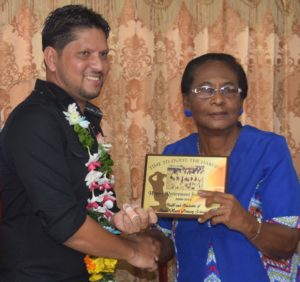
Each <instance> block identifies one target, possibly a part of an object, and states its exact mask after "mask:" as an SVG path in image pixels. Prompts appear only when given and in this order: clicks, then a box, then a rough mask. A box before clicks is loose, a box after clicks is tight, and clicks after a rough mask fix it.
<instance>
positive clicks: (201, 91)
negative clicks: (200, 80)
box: [191, 85, 242, 99]
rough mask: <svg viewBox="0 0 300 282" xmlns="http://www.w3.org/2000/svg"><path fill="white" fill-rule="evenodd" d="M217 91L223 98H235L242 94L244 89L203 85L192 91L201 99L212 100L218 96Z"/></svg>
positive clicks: (230, 86)
mask: <svg viewBox="0 0 300 282" xmlns="http://www.w3.org/2000/svg"><path fill="white" fill-rule="evenodd" d="M217 91H219V92H220V93H221V95H222V96H223V97H226V98H233V97H236V96H237V95H239V94H240V93H241V92H242V89H241V88H237V87H235V86H233V85H224V86H222V87H220V88H213V87H211V86H208V85H203V86H199V87H196V88H194V89H192V90H191V92H192V93H193V94H195V95H196V96H197V97H199V98H201V99H207V98H211V97H212V96H215V95H216V93H217Z"/></svg>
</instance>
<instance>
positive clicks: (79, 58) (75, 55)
mask: <svg viewBox="0 0 300 282" xmlns="http://www.w3.org/2000/svg"><path fill="white" fill-rule="evenodd" d="M107 54H108V46H107V39H106V36H105V34H104V32H103V31H102V30H101V29H96V28H83V29H78V30H76V31H75V40H73V41H71V42H70V43H68V44H67V45H66V46H65V47H64V49H63V50H62V51H61V52H57V53H56V55H57V56H56V63H55V70H54V76H55V78H54V80H55V81H53V82H54V83H56V84H58V86H60V87H61V88H63V89H64V90H65V91H66V92H68V93H69V94H70V95H71V96H72V97H73V98H74V99H75V100H76V101H77V102H78V103H79V104H81V103H84V102H86V101H88V100H91V99H94V98H96V97H97V96H98V95H99V93H100V90H101V88H102V85H103V82H104V80H105V78H106V76H107V73H108V70H109V62H108V58H107Z"/></svg>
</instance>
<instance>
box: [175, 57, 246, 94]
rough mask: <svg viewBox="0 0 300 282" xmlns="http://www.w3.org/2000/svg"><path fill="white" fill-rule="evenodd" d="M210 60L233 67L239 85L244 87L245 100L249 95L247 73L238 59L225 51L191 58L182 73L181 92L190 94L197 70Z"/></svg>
mask: <svg viewBox="0 0 300 282" xmlns="http://www.w3.org/2000/svg"><path fill="white" fill-rule="evenodd" d="M208 61H218V62H223V63H224V64H226V65H227V66H228V67H229V68H231V69H232V70H233V71H234V72H235V74H236V76H237V79H238V84H239V87H240V88H241V89H242V92H241V98H242V99H243V100H244V99H245V98H246V97H247V93H248V82H247V77H246V73H245V71H244V69H243V67H242V66H241V64H240V63H239V62H238V61H237V60H236V58H235V57H233V56H231V55H229V54H225V53H207V54H205V55H202V56H199V57H197V58H195V59H193V60H191V61H190V62H189V63H188V64H187V66H186V67H185V70H184V72H183V75H182V79H181V92H182V94H183V95H188V94H189V92H190V86H191V84H192V83H193V80H194V75H195V72H196V71H197V69H198V68H200V67H201V66H202V65H203V64H204V63H206V62H208Z"/></svg>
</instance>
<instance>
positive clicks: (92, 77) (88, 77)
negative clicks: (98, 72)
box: [86, 76, 100, 80]
mask: <svg viewBox="0 0 300 282" xmlns="http://www.w3.org/2000/svg"><path fill="white" fill-rule="evenodd" d="M86 78H87V79H90V80H100V78H99V77H98V76H97V77H96V76H87V77H86Z"/></svg>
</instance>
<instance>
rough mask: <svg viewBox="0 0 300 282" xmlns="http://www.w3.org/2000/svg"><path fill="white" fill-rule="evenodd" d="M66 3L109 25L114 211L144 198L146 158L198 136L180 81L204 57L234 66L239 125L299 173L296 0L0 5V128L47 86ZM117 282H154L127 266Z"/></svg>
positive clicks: (107, 105) (5, 1)
mask: <svg viewBox="0 0 300 282" xmlns="http://www.w3.org/2000/svg"><path fill="white" fill-rule="evenodd" d="M70 3H72V4H84V5H87V6H88V7H91V8H93V9H94V10H96V11H97V12H100V13H101V14H102V15H103V16H104V17H105V18H106V19H107V20H108V21H109V23H110V25H111V34H110V37H109V47H110V53H109V60H110V62H111V70H110V73H109V76H108V78H107V80H106V82H105V85H104V88H103V90H102V92H101V95H100V96H99V97H98V98H97V99H95V100H94V101H93V102H94V103H95V104H96V105H97V106H99V107H100V108H101V109H102V111H103V112H104V118H103V121H102V127H103V129H104V132H105V135H106V136H107V139H108V141H109V142H110V143H111V144H112V145H113V147H112V156H113V159H114V161H115V166H114V173H115V176H116V191H117V195H118V201H119V204H120V205H121V204H122V203H123V202H127V201H132V200H134V201H138V202H139V201H140V200H141V195H142V189H143V174H144V161H145V155H146V154H147V153H160V152H161V151H162V150H163V148H164V146H165V145H166V144H168V143H170V142H173V141H176V140H178V139H179V138H181V137H183V136H185V135H187V134H189V133H190V132H192V131H193V130H195V129H194V126H193V124H192V121H191V120H190V119H188V118H186V117H185V116H184V114H183V106H182V96H181V93H180V81H181V75H182V72H183V70H184V68H185V66H186V64H187V63H188V61H189V60H190V59H192V58H193V57H196V56H199V55H201V54H204V53H206V52H226V53H230V54H232V55H234V56H235V57H237V58H238V60H239V61H240V62H241V64H242V65H243V67H244V68H245V71H246V73H247V76H248V81H249V94H248V97H247V99H246V101H245V104H244V113H243V115H242V117H241V119H242V122H243V123H244V124H251V125H254V126H257V127H259V128H261V129H264V130H269V131H274V132H276V133H279V134H282V135H284V136H285V137H286V139H287V142H288V145H289V148H290V150H291V153H292V156H293V160H294V164H295V166H296V168H297V171H298V174H299V175H300V49H299V46H300V1H299V0H239V1H236V0H198V1H197V0H152V1H150V0H90V1H88V0H86V1H77V0H73V1H65V0H59V1H58V0H56V1H55V0H0V13H1V17H0V111H1V112H0V113H1V126H3V124H4V122H5V120H6V119H7V116H8V115H9V113H10V112H11V110H12V109H13V108H14V107H15V106H16V105H17V104H18V103H19V102H20V101H22V100H23V99H24V98H25V97H26V96H27V95H28V94H29V93H30V91H31V89H32V87H33V85H34V82H35V79H36V78H37V77H39V78H42V79H44V78H45V68H44V65H43V54H42V50H41V30H42V26H43V21H44V19H45V17H46V16H47V15H48V13H49V12H50V11H51V10H53V9H54V8H57V7H60V6H63V5H65V4H70ZM170 275H171V276H172V275H173V272H172V271H171V273H170ZM117 276H118V281H124V282H125V281H157V279H158V278H157V275H156V274H155V273H154V274H147V273H145V272H143V271H138V270H136V269H133V268H130V267H129V266H127V265H126V264H124V263H123V264H121V265H120V269H119V271H118V275H117ZM171 281H172V280H171Z"/></svg>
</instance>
